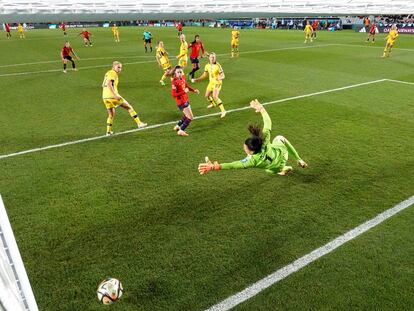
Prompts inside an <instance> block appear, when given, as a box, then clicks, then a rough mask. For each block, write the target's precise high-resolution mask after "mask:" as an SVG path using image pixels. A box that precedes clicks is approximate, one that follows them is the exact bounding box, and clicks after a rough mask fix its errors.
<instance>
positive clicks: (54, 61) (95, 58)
mask: <svg viewBox="0 0 414 311" xmlns="http://www.w3.org/2000/svg"><path fill="white" fill-rule="evenodd" d="M117 58H154V56H113V57H109V56H108V57H91V58H81V59H80V60H81V61H89V60H102V59H117ZM61 62H62V60H61V59H59V60H45V61H40V62H33V63H18V64H8V65H0V68H5V67H18V66H26V65H38V64H50V63H61Z"/></svg>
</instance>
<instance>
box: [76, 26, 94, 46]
mask: <svg viewBox="0 0 414 311" xmlns="http://www.w3.org/2000/svg"><path fill="white" fill-rule="evenodd" d="M78 36H82V37H83V44H85V46H88V44H89V46H93V45H92V42H91V38H90V36H92V34H91V33H90V32H89V31H87V30H86V29H85V28H83V29H82V31H81V32H80V33H79V34H78Z"/></svg>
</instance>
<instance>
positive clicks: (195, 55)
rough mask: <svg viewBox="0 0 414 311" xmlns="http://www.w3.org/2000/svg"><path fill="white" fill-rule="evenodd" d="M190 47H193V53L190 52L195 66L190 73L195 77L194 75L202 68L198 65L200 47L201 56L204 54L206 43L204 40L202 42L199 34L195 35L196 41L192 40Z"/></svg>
mask: <svg viewBox="0 0 414 311" xmlns="http://www.w3.org/2000/svg"><path fill="white" fill-rule="evenodd" d="M188 48H189V49H190V48H191V54H190V61H191V64H192V66H193V70H191V72H190V73H189V74H188V75H189V76H190V77H191V79H194V75H195V73H196V71H197V70H199V69H200V66H199V65H198V63H199V62H200V61H199V60H198V55H199V54H200V49H201V52H202V53H201V57H203V56H204V53H205V51H204V45H203V42H201V40H200V36H199V35H195V37H194V41H193V42H191V44H190V45H189V46H188Z"/></svg>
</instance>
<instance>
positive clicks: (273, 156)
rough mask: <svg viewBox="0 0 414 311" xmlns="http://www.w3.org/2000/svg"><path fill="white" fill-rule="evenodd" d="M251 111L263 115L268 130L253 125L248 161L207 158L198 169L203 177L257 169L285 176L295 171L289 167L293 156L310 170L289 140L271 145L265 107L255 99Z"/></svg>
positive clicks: (280, 139) (246, 148)
mask: <svg viewBox="0 0 414 311" xmlns="http://www.w3.org/2000/svg"><path fill="white" fill-rule="evenodd" d="M250 107H251V108H253V109H254V110H256V112H260V113H261V114H262V117H263V123H264V126H263V129H262V128H261V127H260V126H258V125H249V127H248V130H249V132H250V133H251V135H252V136H251V137H249V138H247V139H246V140H245V142H244V146H243V149H244V152H245V153H246V154H247V157H246V158H244V159H243V160H241V161H235V162H231V163H221V164H220V163H218V162H217V161H214V162H211V161H210V160H209V159H208V158H207V157H206V162H205V163H200V164H199V165H198V171H199V172H200V174H201V175H203V174H206V173H208V172H209V171H219V170H229V169H239V168H252V167H257V168H262V169H264V170H266V172H268V173H276V174H279V175H281V176H285V175H286V174H288V173H289V172H290V171H292V167H291V166H287V165H286V162H287V160H288V155H291V156H293V157H294V158H295V160H296V161H297V163H298V165H299V166H301V167H302V168H306V167H307V166H308V165H307V164H306V162H305V161H303V160H302V159H301V157H300V156H299V154H298V153H297V151H296V150H295V148H294V147H293V146H292V144H291V143H290V142H289V141H288V140H287V139H286V138H285V137H283V136H281V135H278V136H276V137H275V138H274V139H273V141H272V142H270V131H271V128H272V121H271V120H270V117H269V115H268V113H267V111H266V110H265V108H264V107H263V105H262V104H261V103H260V102H259V101H258V100H257V99H255V100H252V101H251V102H250Z"/></svg>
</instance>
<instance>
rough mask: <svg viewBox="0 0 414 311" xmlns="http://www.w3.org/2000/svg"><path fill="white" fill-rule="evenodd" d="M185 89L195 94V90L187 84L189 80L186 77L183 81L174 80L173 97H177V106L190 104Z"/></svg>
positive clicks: (172, 86)
mask: <svg viewBox="0 0 414 311" xmlns="http://www.w3.org/2000/svg"><path fill="white" fill-rule="evenodd" d="M185 88H188V89H189V90H190V91H191V92H194V89H193V88H192V87H191V86H189V85H188V84H187V80H186V79H185V77H184V76H183V77H182V78H181V79H178V78H174V79H172V81H171V95H172V96H173V97H175V102H176V103H177V106H182V105H184V104H186V103H187V102H188V93H186V92H185Z"/></svg>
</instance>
